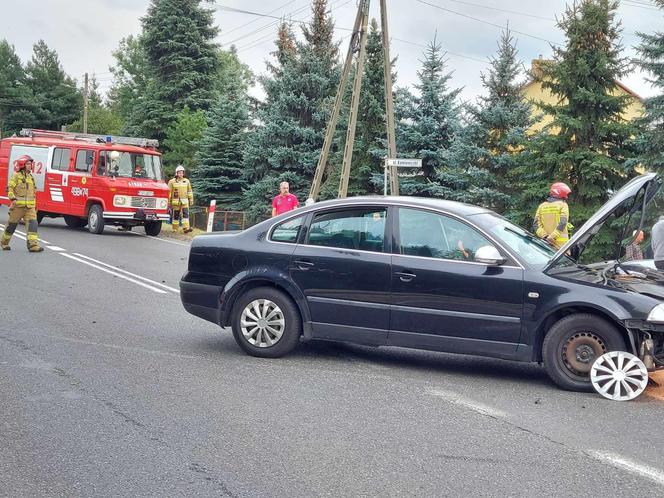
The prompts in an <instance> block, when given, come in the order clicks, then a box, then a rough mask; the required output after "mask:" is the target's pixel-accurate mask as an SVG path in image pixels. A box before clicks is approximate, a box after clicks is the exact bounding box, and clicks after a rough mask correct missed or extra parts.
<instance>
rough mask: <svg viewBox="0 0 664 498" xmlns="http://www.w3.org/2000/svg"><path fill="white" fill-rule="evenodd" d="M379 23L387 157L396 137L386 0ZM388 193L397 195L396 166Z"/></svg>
mask: <svg viewBox="0 0 664 498" xmlns="http://www.w3.org/2000/svg"><path fill="white" fill-rule="evenodd" d="M380 23H381V27H380V29H381V34H382V35H383V59H384V60H383V67H384V74H385V124H386V125H387V157H389V158H392V159H394V158H396V157H397V139H396V133H395V126H394V97H393V95H392V59H391V58H390V37H389V32H388V29H387V5H386V0H380ZM390 193H391V194H392V195H399V177H398V176H397V167H396V166H390Z"/></svg>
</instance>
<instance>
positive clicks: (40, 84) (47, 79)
mask: <svg viewBox="0 0 664 498" xmlns="http://www.w3.org/2000/svg"><path fill="white" fill-rule="evenodd" d="M33 50H34V52H33V55H32V58H31V60H30V61H29V62H28V64H27V67H26V75H27V84H28V86H29V87H30V89H31V91H32V93H33V94H34V96H35V103H36V108H35V114H36V120H35V122H34V126H35V127H36V128H43V129H47V130H60V128H61V127H62V125H66V124H68V123H71V122H72V121H74V120H75V119H77V118H78V117H79V116H80V115H81V113H82V112H83V96H82V94H81V92H80V91H79V90H78V89H77V88H76V82H75V81H74V80H73V79H72V78H71V77H69V76H68V75H67V74H66V73H65V71H64V70H63V69H62V66H61V64H60V59H59V58H58V54H57V53H56V52H55V51H54V50H50V49H49V48H48V46H47V45H46V43H44V41H43V40H39V41H38V42H37V43H36V44H35V45H34V46H33Z"/></svg>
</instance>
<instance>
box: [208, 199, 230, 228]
mask: <svg viewBox="0 0 664 498" xmlns="http://www.w3.org/2000/svg"><path fill="white" fill-rule="evenodd" d="M216 209H217V201H216V200H215V199H212V200H211V201H210V209H209V210H208V222H207V233H210V232H211V231H212V227H213V226H214V212H215V210H216ZM224 230H226V227H224Z"/></svg>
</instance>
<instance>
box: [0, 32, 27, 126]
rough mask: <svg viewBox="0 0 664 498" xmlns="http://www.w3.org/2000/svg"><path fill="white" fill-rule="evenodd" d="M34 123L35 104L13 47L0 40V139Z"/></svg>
mask: <svg viewBox="0 0 664 498" xmlns="http://www.w3.org/2000/svg"><path fill="white" fill-rule="evenodd" d="M34 122H35V102H34V97H33V94H32V90H31V89H30V87H29V86H28V85H27V79H26V75H25V70H24V69H23V65H22V64H21V60H20V59H19V57H18V55H16V51H15V50H14V47H13V46H12V45H10V44H9V43H8V42H7V41H6V40H0V138H2V137H5V136H9V135H11V134H13V133H17V132H18V131H20V129H21V128H23V127H28V128H29V127H32V126H34Z"/></svg>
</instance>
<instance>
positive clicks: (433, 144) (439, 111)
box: [397, 38, 461, 196]
mask: <svg viewBox="0 0 664 498" xmlns="http://www.w3.org/2000/svg"><path fill="white" fill-rule="evenodd" d="M444 56H445V54H444V52H443V49H442V46H441V44H440V43H439V42H438V41H437V40H436V39H435V38H434V39H433V41H432V42H431V43H430V45H429V47H428V48H427V50H426V52H425V53H424V59H423V60H422V68H421V69H420V70H419V71H418V73H417V75H418V79H419V82H418V84H417V85H415V88H416V89H417V90H418V95H412V94H409V92H407V91H404V90H401V91H400V92H399V93H398V94H397V95H398V97H399V100H400V101H401V102H399V105H398V108H399V112H400V114H401V115H400V116H399V118H400V119H399V120H400V126H399V130H398V133H399V134H400V137H399V142H400V144H401V146H402V147H403V149H401V150H403V151H404V153H405V154H406V155H409V156H411V157H415V158H419V159H422V172H423V174H424V177H423V178H420V179H415V180H412V179H409V180H406V181H402V182H400V183H401V187H400V190H402V191H403V193H404V194H406V195H413V194H415V195H425V196H430V195H441V193H442V192H441V190H440V185H439V184H438V181H439V172H440V168H442V167H444V166H446V165H448V163H449V161H448V159H447V156H448V154H449V149H450V147H451V145H452V142H453V140H454V136H455V134H456V133H457V132H458V129H459V126H460V122H459V112H460V109H459V104H458V103H457V97H458V95H459V93H460V92H461V89H450V88H449V83H450V79H451V78H452V73H451V72H447V71H446V61H445V58H444ZM420 180H423V181H420Z"/></svg>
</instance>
